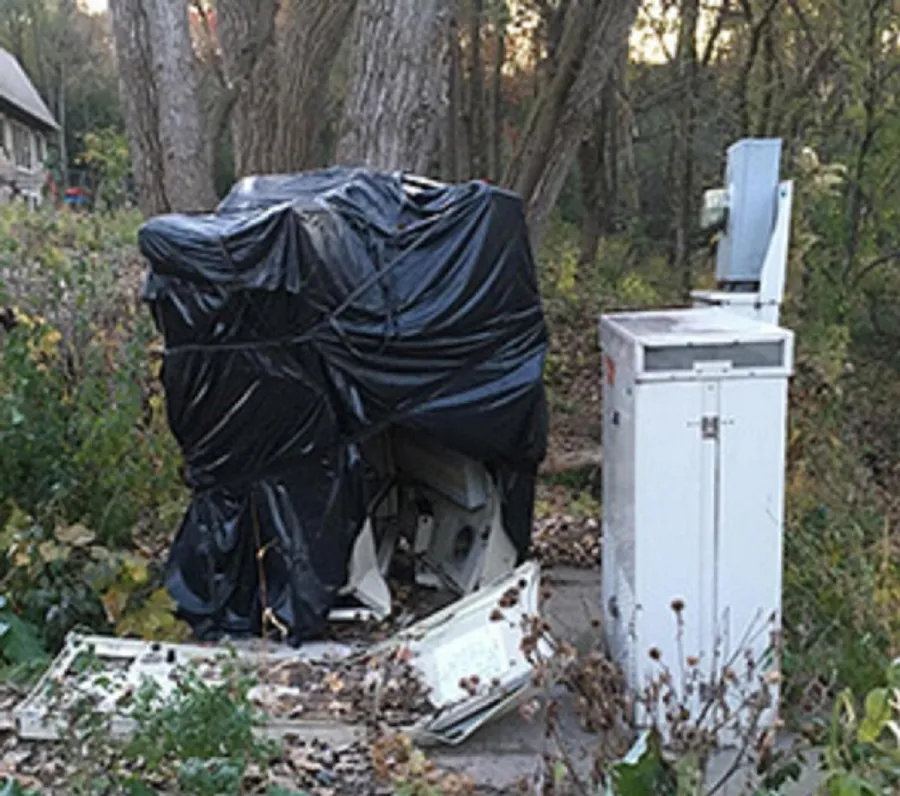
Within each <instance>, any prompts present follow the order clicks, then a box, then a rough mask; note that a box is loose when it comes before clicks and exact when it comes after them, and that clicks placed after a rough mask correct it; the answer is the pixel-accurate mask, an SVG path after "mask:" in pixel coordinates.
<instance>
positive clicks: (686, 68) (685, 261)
mask: <svg viewBox="0 0 900 796" xmlns="http://www.w3.org/2000/svg"><path fill="white" fill-rule="evenodd" d="M699 18H700V0H683V2H682V4H681V29H680V31H679V34H678V75H679V82H680V84H681V86H682V92H683V93H682V95H681V97H680V104H679V110H678V124H677V129H678V135H677V137H676V146H675V156H676V165H675V181H676V186H677V187H676V190H675V193H674V198H675V257H674V266H675V270H676V273H678V274H680V275H681V284H682V289H683V290H684V293H685V296H689V295H690V292H691V288H692V287H693V274H692V272H691V257H690V233H691V228H692V224H693V219H694V206H695V202H694V127H695V116H696V111H695V107H694V105H695V102H696V100H695V93H696V87H697V23H698V21H699Z"/></svg>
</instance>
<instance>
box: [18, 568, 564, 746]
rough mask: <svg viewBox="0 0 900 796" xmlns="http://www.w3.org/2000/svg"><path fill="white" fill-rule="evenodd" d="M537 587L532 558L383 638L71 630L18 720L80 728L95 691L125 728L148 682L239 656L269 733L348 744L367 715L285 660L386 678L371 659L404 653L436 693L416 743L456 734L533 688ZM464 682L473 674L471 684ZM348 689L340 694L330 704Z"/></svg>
mask: <svg viewBox="0 0 900 796" xmlns="http://www.w3.org/2000/svg"><path fill="white" fill-rule="evenodd" d="M539 593H540V568H539V567H538V565H537V564H535V563H534V562H528V563H526V564H523V565H522V566H520V567H519V568H517V569H516V570H514V571H513V572H510V573H508V574H507V576H506V577H505V578H503V579H501V580H500V581H498V582H496V583H495V584H493V585H492V586H491V587H490V588H485V589H482V590H480V591H479V592H478V593H477V594H471V595H468V596H467V597H464V598H462V599H460V600H458V601H456V602H454V603H453V604H452V605H450V606H448V607H447V608H445V609H443V610H441V611H439V612H437V613H435V614H433V615H431V616H429V617H427V618H425V619H423V620H421V621H419V622H417V623H416V624H414V625H412V626H411V627H409V628H407V629H406V630H403V631H401V632H400V633H398V634H396V635H395V636H393V637H391V638H390V639H388V640H387V641H385V642H383V643H382V644H379V645H377V646H375V647H372V646H371V645H368V644H365V645H361V646H349V645H344V644H333V643H324V642H323V643H307V644H304V645H303V646H302V647H300V648H299V649H290V648H288V647H285V646H281V645H271V644H267V643H260V642H256V643H252V644H249V645H248V644H246V643H245V644H241V645H238V646H236V647H234V648H229V647H228V646H226V645H224V644H214V645H199V644H166V643H157V642H148V641H138V640H133V639H117V638H110V637H103V636H80V635H78V634H72V635H71V636H70V637H69V638H68V639H67V642H66V645H65V647H64V648H63V650H62V651H61V652H60V653H59V655H58V656H57V658H56V659H55V660H54V662H53V663H52V664H51V666H50V668H49V669H48V671H47V672H46V673H45V674H44V676H43V677H42V678H41V680H40V681H39V682H38V683H37V684H36V685H35V686H34V688H33V689H32V690H31V692H30V693H29V694H28V696H27V697H26V698H25V699H24V700H23V701H22V702H21V703H20V704H19V705H18V706H17V707H16V708H15V709H14V710H13V712H12V719H13V721H14V725H15V729H16V733H17V735H18V736H19V737H20V738H22V739H24V740H32V741H57V740H60V739H61V738H65V737H67V734H68V733H69V732H70V719H71V711H72V710H73V709H75V710H77V709H78V708H77V705H78V703H79V702H80V701H81V700H82V699H84V698H88V699H90V700H91V702H92V710H93V711H94V712H95V714H96V715H97V716H98V717H103V718H104V719H105V720H107V721H108V726H109V729H110V731H111V733H112V735H113V736H114V737H120V738H127V737H128V736H129V735H130V734H131V732H132V731H133V729H134V723H133V720H132V719H131V717H130V710H131V707H132V706H133V704H134V701H133V699H131V698H130V697H131V696H133V695H134V693H135V692H136V691H137V689H138V688H140V686H141V685H142V684H143V683H144V682H147V681H150V682H152V683H154V684H155V685H156V686H158V688H159V691H158V695H159V698H160V699H165V698H166V697H167V696H168V695H170V694H171V693H172V691H173V690H174V689H175V688H176V687H177V683H178V679H179V678H178V674H179V671H183V669H184V668H185V667H195V668H196V671H197V672H198V673H200V674H201V676H203V677H204V680H205V681H206V682H209V683H216V682H222V680H223V678H224V667H226V666H232V665H234V664H239V665H241V666H244V667H247V669H248V670H249V671H252V672H254V676H255V677H256V679H257V685H256V686H254V688H253V689H252V690H251V692H250V694H249V697H250V699H251V701H253V702H254V703H255V704H258V706H259V709H260V710H261V712H262V713H263V722H262V724H261V726H260V727H259V730H258V731H259V733H260V734H262V735H265V736H267V737H271V738H276V739H280V738H284V737H287V736H290V737H294V738H297V739H299V740H301V741H306V742H309V743H311V742H319V743H328V744H333V745H341V744H349V743H354V742H357V741H363V740H364V739H365V738H366V737H367V731H368V730H367V722H366V721H363V720H361V719H360V718H359V717H357V719H356V720H351V721H345V720H342V719H341V718H340V717H339V716H338V717H335V716H334V715H332V710H333V708H332V707H331V706H330V704H326V705H325V706H324V707H325V712H324V713H319V712H317V711H316V710H314V709H312V705H311V704H310V701H309V699H308V695H304V692H303V691H302V690H301V689H299V688H298V687H296V686H291V685H290V684H289V683H288V684H284V683H283V682H280V681H279V682H276V680H277V679H278V678H276V677H275V675H276V673H277V671H278V669H279V668H280V667H281V666H284V665H288V666H289V665H291V664H296V663H297V662H298V661H307V662H310V663H312V664H316V665H318V666H320V667H322V668H324V669H325V670H326V671H333V672H334V674H335V675H338V676H339V675H340V673H341V672H342V670H343V669H344V668H345V667H348V666H353V665H354V663H356V664H359V663H363V664H365V666H366V668H367V669H368V670H370V672H371V676H373V677H375V679H376V680H377V677H376V675H377V674H378V672H379V669H378V668H377V667H376V668H375V669H372V667H371V664H377V663H378V662H379V661H380V662H382V663H385V662H386V661H388V660H389V659H390V658H391V657H394V659H397V658H398V657H399V659H401V660H404V661H408V662H409V664H410V666H411V669H412V672H413V674H414V676H415V677H417V678H419V680H420V682H421V683H422V684H423V685H424V686H425V688H426V690H427V693H428V701H429V703H430V707H429V708H428V709H427V710H426V711H425V713H424V714H421V713H418V718H413V719H411V720H410V724H409V726H406V727H404V731H405V732H406V733H408V734H409V735H410V737H412V739H413V740H414V741H416V742H417V743H423V744H424V743H446V744H458V743H461V742H462V741H464V740H465V739H466V738H468V737H469V736H470V735H471V734H472V733H473V732H475V731H476V730H477V729H478V728H479V727H481V726H483V725H484V724H485V723H487V722H489V721H491V720H493V719H495V718H497V717H498V716H500V715H502V714H504V713H506V712H508V711H510V710H513V709H515V707H516V706H517V705H519V704H521V702H522V701H523V700H524V699H526V698H527V696H528V695H529V694H530V693H531V689H532V685H531V679H532V675H533V660H534V659H533V658H532V659H529V658H527V657H526V656H525V654H524V653H523V652H522V641H523V638H524V637H525V635H526V633H528V632H530V624H529V620H530V619H531V618H532V617H535V616H537V615H538V612H539ZM513 594H514V596H515V599H511V596H510V595H513ZM501 602H502V605H503V607H502V609H501V608H499V606H500V604H501ZM498 611H500V613H501V616H499V617H498V616H497V613H498ZM550 652H551V648H550V646H549V643H547V642H543V641H542V642H541V643H539V644H538V647H537V650H536V653H535V654H536V655H539V656H546V655H549V653H550ZM384 671H387V670H386V669H385V670H384ZM384 671H382V675H384ZM384 676H386V675H384ZM465 680H469V681H470V683H471V684H470V685H469V686H468V687H466V688H463V687H462V685H461V683H462V681H465ZM273 695H276V696H277V699H276V701H275V702H272V701H271V697H272V696H273ZM338 696H339V695H337V694H333V695H330V696H329V703H330V702H331V700H332V699H337V698H338ZM371 700H372V712H373V715H374V714H375V713H377V712H378V701H379V696H378V689H377V687H376V686H375V685H374V682H373V684H372V694H371ZM320 707H322V706H321V705H320ZM363 707H364V706H363Z"/></svg>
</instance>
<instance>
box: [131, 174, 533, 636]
mask: <svg viewBox="0 0 900 796" xmlns="http://www.w3.org/2000/svg"><path fill="white" fill-rule="evenodd" d="M139 245H140V249H141V251H142V253H143V254H144V256H145V257H146V258H147V260H148V261H149V264H150V269H149V272H148V276H147V281H146V284H145V289H144V298H145V300H146V301H148V302H149V305H150V307H151V309H152V312H153V316H154V319H155V321H156V324H157V326H158V328H159V329H160V330H161V332H162V333H163V336H164V340H165V356H164V364H163V371H162V379H163V385H164V389H165V394H166V399H167V411H168V419H169V423H170V425H171V428H172V431H173V433H174V435H175V437H176V439H177V440H178V443H179V444H180V446H181V449H182V451H183V454H184V460H185V472H186V477H187V481H188V483H189V485H190V487H191V489H192V501H191V505H190V507H189V509H188V511H187V515H186V516H185V518H184V520H183V523H182V525H181V527H180V529H179V531H178V534H177V537H176V539H175V542H174V544H173V546H172V550H171V553H170V557H169V561H168V564H167V574H166V585H167V588H168V590H169V592H170V594H171V595H172V597H173V598H174V600H175V601H176V602H177V603H178V606H179V609H180V612H181V613H182V615H183V616H185V617H186V618H187V619H188V620H189V621H190V622H191V623H192V625H193V626H194V630H195V632H196V633H197V634H198V635H199V636H200V637H201V638H210V637H215V636H217V635H220V634H222V633H225V634H228V635H232V636H241V635H248V634H259V633H260V632H263V631H265V630H266V629H267V628H266V622H270V623H271V624H274V625H275V626H277V625H278V624H281V625H284V626H287V627H288V628H290V631H291V638H292V640H293V641H294V642H295V643H297V642H300V641H301V640H303V639H305V638H309V637H311V636H314V635H315V634H317V633H319V632H320V631H321V630H322V628H323V626H324V623H325V618H326V616H327V613H328V610H329V609H330V607H331V606H332V605H333V604H334V601H335V598H336V592H337V590H338V589H340V587H341V586H342V585H343V584H344V582H345V579H346V576H347V568H348V560H349V556H350V553H351V551H352V546H353V543H354V541H355V538H356V535H357V534H358V532H359V530H360V528H361V526H362V523H363V520H364V517H365V513H366V505H367V499H368V496H367V494H366V481H365V478H364V476H363V470H364V468H363V461H362V455H361V452H360V443H362V442H363V441H365V440H366V439H367V438H368V437H370V436H371V435H374V434H377V433H380V432H381V431H383V430H385V429H387V428H389V427H392V426H397V427H402V428H404V429H408V430H411V431H414V432H417V433H420V434H421V435H423V438H427V439H430V440H434V441H435V442H437V443H440V444H443V445H445V446H448V447H450V448H453V449H455V450H457V451H459V452H461V453H464V454H466V455H468V456H470V457H473V458H475V459H477V460H479V461H482V462H484V463H485V464H486V465H487V466H488V467H489V468H490V469H491V471H492V472H494V474H495V476H496V479H497V481H498V483H499V485H500V488H501V490H502V493H503V499H504V520H505V523H506V525H507V530H508V531H509V533H510V536H511V537H512V538H513V539H514V540H515V542H516V544H517V546H518V548H519V551H520V554H524V552H525V551H526V549H527V547H528V544H529V541H530V535H531V520H532V505H533V498H534V491H533V490H534V476H535V473H536V469H537V466H538V464H539V462H540V461H541V459H542V458H543V457H544V453H545V447H546V435H547V420H546V406H545V399H544V391H543V386H542V381H541V376H542V370H543V363H544V357H545V353H546V348H547V331H546V327H545V323H544V316H543V311H542V308H541V302H540V298H539V293H538V287H537V281H536V276H535V269H534V263H533V259H532V253H531V249H530V246H529V241H528V234H527V229H526V225H525V218H524V212H523V207H522V203H521V201H520V200H519V199H518V198H517V197H516V196H514V195H513V194H510V193H508V192H506V191H503V190H500V189H497V188H493V187H490V186H488V185H485V184H483V183H470V184H466V185H459V186H426V187H424V188H421V187H420V188H419V189H417V190H411V189H410V184H409V183H408V181H407V180H406V179H405V178H403V177H402V176H401V175H398V174H384V173H377V172H370V171H364V170H349V169H329V170H325V171H319V172H309V173H303V174H296V175H288V176H271V177H253V178H247V179H245V180H243V181H241V182H239V183H238V184H237V185H236V186H235V187H234V188H233V190H232V191H231V193H230V194H229V195H228V196H227V197H226V198H225V199H224V200H223V201H222V203H221V204H220V206H219V207H218V209H217V211H216V212H215V214H211V215H202V216H186V215H167V216H160V217H157V218H154V219H151V220H150V221H148V222H147V223H145V224H144V225H143V227H142V228H141V230H140V233H139ZM260 551H263V552H262V553H260ZM271 624H270V627H271Z"/></svg>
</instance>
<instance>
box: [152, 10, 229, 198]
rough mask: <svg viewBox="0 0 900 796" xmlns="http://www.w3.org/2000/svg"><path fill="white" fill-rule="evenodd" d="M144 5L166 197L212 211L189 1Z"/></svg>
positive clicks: (212, 193) (208, 155)
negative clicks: (154, 85) (188, 10)
mask: <svg viewBox="0 0 900 796" xmlns="http://www.w3.org/2000/svg"><path fill="white" fill-rule="evenodd" d="M144 6H145V7H146V8H147V11H148V13H147V20H148V23H149V25H148V27H149V32H150V41H151V42H152V50H151V53H152V63H153V79H155V81H156V85H157V95H156V97H157V108H158V113H159V141H160V146H161V148H162V152H163V158H164V160H163V165H164V171H163V175H164V182H165V188H166V195H167V196H168V198H169V204H170V205H171V207H172V210H174V211H176V212H187V211H200V210H211V209H212V208H213V207H215V205H216V191H215V188H214V186H213V172H212V148H211V147H210V146H209V144H208V140H207V138H206V135H205V133H206V128H205V125H204V119H203V116H202V114H201V110H200V82H199V75H198V74H197V64H196V61H195V58H194V48H193V44H192V42H191V33H190V28H189V26H188V13H187V5H186V4H185V3H183V2H178V0H144ZM151 8H152V12H151V11H150V9H151Z"/></svg>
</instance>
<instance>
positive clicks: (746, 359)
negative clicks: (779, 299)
mask: <svg viewBox="0 0 900 796" xmlns="http://www.w3.org/2000/svg"><path fill="white" fill-rule="evenodd" d="M784 348H785V346H784V342H783V341H780V340H779V341H774V342H771V343H740V344H738V343H735V344H731V345H695V346H647V348H645V349H644V370H645V371H646V372H648V373H654V372H658V371H664V370H693V369H694V366H695V365H696V364H697V363H701V362H723V363H724V362H728V363H730V364H731V367H732V368H736V369H740V370H753V369H754V368H783V367H785V350H784Z"/></svg>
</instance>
